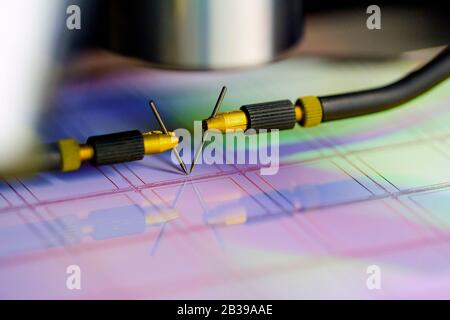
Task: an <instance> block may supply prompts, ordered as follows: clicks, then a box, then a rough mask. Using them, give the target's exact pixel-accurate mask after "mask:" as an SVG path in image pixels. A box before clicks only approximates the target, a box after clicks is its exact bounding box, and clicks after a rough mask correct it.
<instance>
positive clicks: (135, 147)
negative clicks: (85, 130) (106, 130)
mask: <svg viewBox="0 0 450 320" xmlns="http://www.w3.org/2000/svg"><path fill="white" fill-rule="evenodd" d="M86 143H87V144H89V145H91V146H92V147H93V148H94V157H93V158H92V159H91V161H90V162H91V164H92V165H94V166H99V165H103V164H113V163H120V162H126V161H135V160H141V159H142V158H143V157H144V138H143V137H142V133H141V132H140V131H138V130H134V131H126V132H118V133H113V134H105V135H102V136H94V137H90V138H89V139H88V140H87V142H86Z"/></svg>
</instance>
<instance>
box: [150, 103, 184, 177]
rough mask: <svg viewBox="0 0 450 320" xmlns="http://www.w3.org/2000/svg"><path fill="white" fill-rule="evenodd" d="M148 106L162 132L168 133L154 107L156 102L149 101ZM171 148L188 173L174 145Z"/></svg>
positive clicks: (182, 167)
mask: <svg viewBox="0 0 450 320" xmlns="http://www.w3.org/2000/svg"><path fill="white" fill-rule="evenodd" d="M150 107H151V108H152V110H153V113H154V114H155V117H156V120H158V123H159V126H160V127H161V129H162V131H163V132H164V134H169V131H167V128H166V126H165V124H164V122H163V121H162V119H161V116H160V115H159V112H158V109H157V108H156V104H155V102H154V101H153V100H151V101H150ZM172 150H173V152H174V154H175V157H176V158H177V160H178V162H179V163H180V166H181V169H183V171H184V173H186V174H188V172H187V168H186V165H185V164H184V162H183V159H181V157H180V154H179V153H178V150H177V148H176V147H174V148H173V149H172Z"/></svg>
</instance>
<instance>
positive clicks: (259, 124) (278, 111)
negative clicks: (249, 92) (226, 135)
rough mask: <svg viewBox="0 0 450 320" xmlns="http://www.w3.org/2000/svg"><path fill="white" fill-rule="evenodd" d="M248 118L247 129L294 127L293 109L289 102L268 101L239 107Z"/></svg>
mask: <svg viewBox="0 0 450 320" xmlns="http://www.w3.org/2000/svg"><path fill="white" fill-rule="evenodd" d="M241 110H242V111H244V112H245V113H246V115H247V118H248V121H249V123H248V128H253V129H256V130H259V129H280V130H281V129H291V128H293V127H294V126H295V123H296V121H295V107H294V104H293V103H292V102H291V101H289V100H280V101H270V102H263V103H256V104H250V105H245V106H242V107H241Z"/></svg>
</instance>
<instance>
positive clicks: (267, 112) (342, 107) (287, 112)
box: [203, 46, 450, 133]
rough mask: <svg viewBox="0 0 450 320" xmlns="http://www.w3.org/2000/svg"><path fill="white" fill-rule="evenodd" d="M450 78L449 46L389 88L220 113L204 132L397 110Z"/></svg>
mask: <svg viewBox="0 0 450 320" xmlns="http://www.w3.org/2000/svg"><path fill="white" fill-rule="evenodd" d="M449 76H450V50H449V47H448V46H447V47H446V48H445V49H444V50H443V51H441V52H440V53H439V54H438V55H437V56H436V57H435V58H433V59H432V60H431V61H430V62H428V63H427V64H425V65H424V66H422V67H421V68H419V69H417V70H415V71H413V72H411V73H410V74H408V75H406V76H405V77H403V78H402V79H400V80H398V81H396V82H394V83H391V84H389V85H386V86H383V87H379V88H375V89H369V90H363V91H357V92H351V93H345V94H338V95H332V96H324V97H316V96H306V97H300V98H298V99H297V101H296V102H295V104H294V103H292V102H291V101H290V100H281V101H271V102H264V103H256V104H251V105H244V106H242V107H241V108H240V110H236V111H230V112H224V113H219V114H217V115H216V116H215V117H211V118H208V119H205V120H203V129H204V130H210V129H216V130H219V131H221V132H223V133H226V132H227V131H235V130H244V131H245V130H247V129H250V128H252V129H255V130H258V129H279V130H282V129H291V128H293V127H294V126H295V124H296V123H299V124H300V125H301V126H302V127H313V126H317V125H319V124H320V123H322V122H325V121H332V120H339V119H346V118H350V117H355V116H361V115H366V114H370V113H374V112H379V111H383V110H387V109H390V108H393V107H397V106H399V105H400V104H403V103H405V102H407V101H409V100H411V99H413V98H415V97H417V96H418V95H420V94H422V93H424V92H426V91H427V90H429V89H431V88H432V87H434V86H435V85H437V84H438V83H440V82H442V81H444V80H445V79H447V78H448V77H449Z"/></svg>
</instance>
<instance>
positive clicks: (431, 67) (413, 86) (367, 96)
mask: <svg viewBox="0 0 450 320" xmlns="http://www.w3.org/2000/svg"><path fill="white" fill-rule="evenodd" d="M449 76H450V49H449V47H448V46H447V47H446V48H445V49H444V50H443V51H442V52H440V53H439V54H438V55H437V56H436V57H435V58H433V59H432V60H431V61H430V62H428V63H427V64H425V65H424V66H423V67H421V68H420V69H418V70H415V71H413V72H411V73H409V74H408V75H406V76H405V77H403V78H402V79H400V80H398V81H396V82H394V83H391V84H389V85H386V86H383V87H378V88H374V89H369V90H363V91H356V92H351V93H345V94H338V95H332V96H326V97H319V99H320V101H321V103H322V109H323V119H322V121H331V120H339V119H345V118H350V117H355V116H360V115H365V114H369V113H374V112H379V111H383V110H386V109H390V108H393V107H396V106H398V105H400V104H402V103H405V102H407V101H408V100H411V99H413V98H415V97H417V96H419V95H420V94H422V93H424V92H425V91H427V90H429V89H431V88H432V87H434V86H435V85H437V84H438V83H440V82H441V81H443V80H445V79H447V78H448V77H449Z"/></svg>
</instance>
